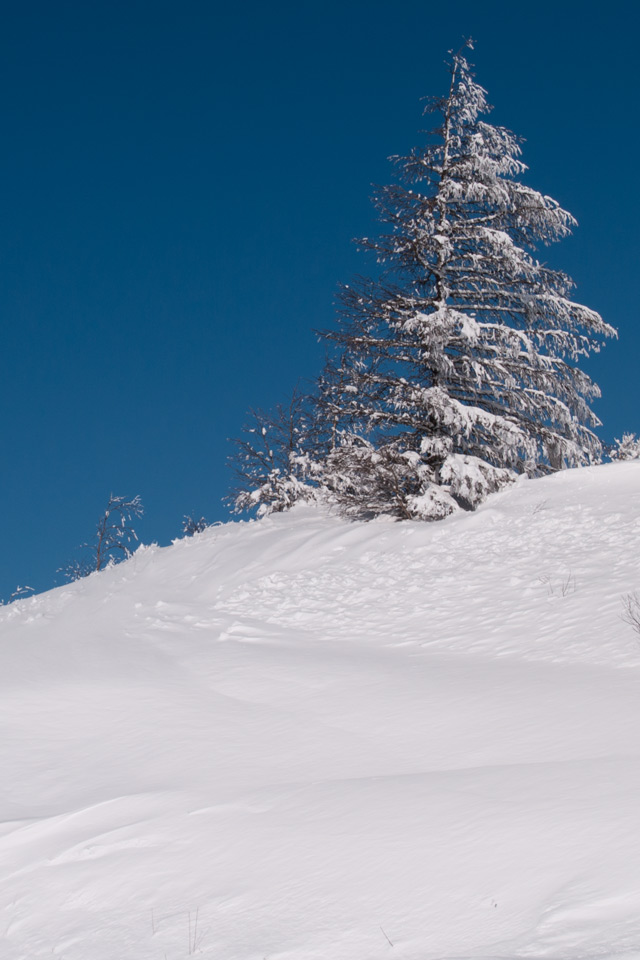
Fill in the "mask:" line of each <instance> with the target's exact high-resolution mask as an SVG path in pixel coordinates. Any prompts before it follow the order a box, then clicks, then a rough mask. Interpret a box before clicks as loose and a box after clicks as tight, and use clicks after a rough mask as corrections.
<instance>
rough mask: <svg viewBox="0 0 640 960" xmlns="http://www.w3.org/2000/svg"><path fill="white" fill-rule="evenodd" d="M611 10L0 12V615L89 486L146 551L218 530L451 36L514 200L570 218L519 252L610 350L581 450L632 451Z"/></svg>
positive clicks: (310, 360) (624, 107) (632, 218)
mask: <svg viewBox="0 0 640 960" xmlns="http://www.w3.org/2000/svg"><path fill="white" fill-rule="evenodd" d="M636 11H637V8H635V9H633V10H632V5H631V4H630V3H628V2H624V3H621V2H609V3H606V4H601V3H599V4H597V5H596V4H593V5H590V4H589V3H586V2H584V0H583V2H576V3H573V2H560V3H558V2H554V3H547V2H542V3H536V4H532V5H525V4H522V5H516V4H514V3H512V2H509V3H506V2H504V3H503V2H494V3H490V2H489V3H488V2H483V3H478V2H473V3H471V2H457V3H455V4H454V3H451V4H448V3H438V4H436V3H430V2H428V0H416V2H414V0H394V2H390V0H388V2H376V0H353V2H350V0H343V2H333V0H325V2H323V3H321V4H320V3H318V4H312V3H300V2H296V3H290V2H277V0H276V2H273V3H270V4H265V3H263V2H255V0H248V2H245V3H244V4H242V5H239V6H238V7H237V10H233V9H231V5H230V4H217V3H214V2H211V0H210V2H206V3H205V2H193V0H181V2H180V3H177V2H163V0H154V2H153V3H152V2H150V0H147V2H141V0H127V2H126V3H124V2H120V0H110V2H109V3H104V2H101V0H94V2H92V3H86V2H79V0H71V2H65V0H62V2H60V3H55V4H54V3H50V2H46V3H45V2H28V0H26V2H25V3H23V4H21V5H17V4H16V5H12V6H10V5H9V4H5V5H4V9H3V15H2V29H1V30H0V104H1V107H0V116H1V122H2V150H1V152H0V165H1V166H0V208H1V228H0V318H1V321H0V322H1V330H2V378H1V380H0V390H1V391H2V411H3V416H2V451H3V469H2V473H1V475H0V483H1V497H0V502H1V503H2V511H1V535H2V565H1V569H0V597H5V598H7V597H8V596H9V594H10V593H11V592H12V590H13V589H14V588H15V587H16V586H17V585H18V584H20V585H23V584H25V583H27V584H30V585H33V586H34V587H36V588H37V589H38V590H42V589H46V588H47V587H49V586H51V585H53V584H54V582H55V580H56V568H57V567H59V566H60V565H61V564H63V563H64V562H65V561H67V560H69V559H70V558H71V557H73V556H74V550H75V547H76V545H77V544H78V543H80V542H81V541H83V540H84V539H86V538H88V537H90V536H91V534H92V532H93V528H94V525H95V522H96V520H97V519H98V517H99V515H100V513H101V511H102V510H103V508H104V504H105V501H106V498H107V497H108V495H109V493H110V492H111V491H113V492H114V493H116V494H126V495H133V494H140V496H141V497H142V499H143V501H144V504H145V507H146V516H145V518H144V521H143V522H142V523H141V524H140V531H141V533H142V538H143V540H144V541H145V542H150V541H154V540H155V541H157V542H159V543H162V544H165V543H168V542H169V541H170V540H171V539H172V538H173V537H175V536H177V535H179V531H180V523H181V519H182V516H183V515H184V514H185V513H193V512H195V513H198V514H205V516H206V517H207V518H209V519H210V520H216V519H223V518H225V517H226V516H227V513H226V510H225V508H224V507H223V506H222V504H221V502H220V501H221V498H222V497H223V496H224V495H225V493H226V492H227V489H228V487H229V484H230V476H229V472H228V469H227V467H226V465H225V461H226V458H227V456H228V454H229V452H230V451H229V445H228V443H227V438H228V437H230V436H234V435H238V434H239V432H240V430H241V426H242V423H243V420H244V419H245V413H246V411H247V409H248V408H250V407H252V406H253V407H255V406H262V407H269V406H271V405H273V404H274V403H276V402H277V401H278V400H286V399H287V397H288V395H289V394H290V391H291V389H292V387H293V385H294V384H295V383H296V381H297V380H298V378H300V377H308V376H313V375H314V374H315V373H316V372H317V371H318V368H319V365H320V362H321V356H322V348H321V347H320V346H319V345H318V344H317V342H316V339H315V337H314V334H313V330H314V329H315V328H318V327H326V326H328V325H330V324H331V322H332V316H333V300H334V295H335V290H336V287H337V284H338V283H339V282H340V281H345V282H348V280H349V279H350V277H352V276H353V274H354V273H357V272H365V273H366V272H367V270H368V269H370V265H369V263H368V262H367V260H366V258H365V257H364V256H363V255H362V254H360V253H358V252H357V250H356V249H355V247H354V245H353V244H352V243H351V238H352V237H354V236H361V235H366V234H367V233H370V232H371V231H372V230H373V229H374V225H373V224H374V219H373V212H372V208H371V206H370V203H369V196H370V194H371V184H372V183H384V182H387V181H388V179H389V176H390V168H389V165H388V163H387V161H386V157H388V156H389V155H390V154H393V153H400V152H402V151H404V150H407V149H409V148H410V147H411V146H413V145H414V144H415V143H416V142H418V141H419V134H418V130H419V129H420V127H421V125H422V120H421V104H420V98H421V97H422V96H424V95H427V94H435V93H440V92H443V91H444V89H445V87H446V82H447V75H446V70H445V67H444V65H443V61H444V59H445V58H446V54H447V50H448V49H449V48H451V47H456V48H457V47H458V46H459V45H460V42H461V38H462V35H463V34H464V35H471V36H473V37H474V39H475V41H476V49H475V52H474V54H473V55H472V56H473V60H474V62H475V64H476V70H477V77H478V79H479V81H480V82H481V83H482V84H483V86H485V87H486V88H487V89H488V90H489V94H490V99H491V101H492V103H494V104H495V107H496V109H495V111H494V114H493V117H492V119H493V120H494V122H497V123H501V124H504V125H506V126H508V127H510V128H511V129H512V130H514V131H515V132H516V133H518V134H521V135H522V136H524V137H525V138H526V139H527V143H526V145H525V154H524V160H525V161H526V162H527V163H528V164H529V166H530V171H529V174H528V176H527V182H528V183H529V184H530V185H531V186H533V187H535V188H537V189H540V190H542V191H544V192H546V193H549V194H551V195H552V196H553V197H555V198H556V199H557V200H559V201H560V203H561V204H562V205H563V206H565V207H567V208H568V209H569V210H570V211H571V212H572V213H573V214H574V215H575V216H577V218H578V220H579V221H580V227H579V229H578V231H577V232H576V234H575V237H573V238H571V239H570V240H567V241H564V242H563V243H562V244H558V245H557V246H556V247H554V248H553V249H552V250H551V251H549V253H548V254H546V256H548V258H549V259H550V261H551V262H552V263H553V264H554V265H555V266H557V267H560V268H562V269H565V270H566V271H567V272H569V273H570V274H571V275H572V276H573V277H574V278H575V280H576V281H577V282H578V290H577V293H576V298H577V299H579V300H580V301H581V302H583V303H586V304H588V305H589V306H591V307H594V308H595V309H597V310H599V311H600V312H601V313H602V314H603V315H604V316H605V318H606V319H607V320H608V321H609V322H610V323H613V324H614V325H615V326H617V327H618V328H619V331H620V340H619V341H618V342H617V343H611V344H609V345H608V346H607V348H606V350H605V352H604V353H602V354H600V355H599V356H597V357H596V358H595V359H594V360H593V361H592V362H590V364H589V370H590V372H591V373H592V375H593V376H594V378H595V379H596V380H597V382H598V383H600V385H601V387H602V390H603V399H602V400H601V401H600V402H599V403H598V404H597V410H598V413H599V415H600V416H601V418H602V419H603V421H604V427H603V430H602V436H603V438H604V439H606V440H609V439H612V438H613V437H614V436H620V435H621V434H622V431H623V430H635V431H640V417H639V416H638V406H639V403H638V401H639V397H640V387H639V385H638V366H639V364H638V357H639V352H640V333H639V332H638V323H637V309H638V308H637V293H636V287H637V276H638V254H639V252H640V251H639V247H640V240H639V233H640V231H639V229H638V223H639V220H640V217H639V213H640V211H639V209H638V208H639V190H638V172H637V167H638V156H639V155H640V151H639V133H638V106H637V96H638V82H637V70H636V66H635V64H636V60H637V40H636V33H637V27H638V19H639V15H638V13H637V12H636ZM58 580H60V578H59V577H58Z"/></svg>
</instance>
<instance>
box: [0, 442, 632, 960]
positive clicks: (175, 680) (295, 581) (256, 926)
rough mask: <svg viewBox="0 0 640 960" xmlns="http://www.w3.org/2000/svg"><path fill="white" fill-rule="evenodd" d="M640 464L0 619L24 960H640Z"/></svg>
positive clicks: (183, 552)
mask: <svg viewBox="0 0 640 960" xmlns="http://www.w3.org/2000/svg"><path fill="white" fill-rule="evenodd" d="M639 544H640V461H636V462H631V463H620V464H611V465H607V466H604V467H594V468H589V469H582V470H577V471H570V472H566V473H562V474H556V475H555V476H552V477H550V478H547V479H545V480H536V481H526V480H524V481H521V482H520V483H519V484H517V485H516V486H515V487H514V488H512V489H511V490H509V491H507V492H504V493H502V494H500V495H497V496H495V497H493V498H492V499H491V500H490V501H489V502H488V503H487V504H486V505H485V506H484V507H482V508H481V509H480V510H479V511H478V512H477V513H475V514H472V515H460V514H458V515H455V516H453V517H450V518H449V519H447V520H445V521H442V522H440V523H436V524H422V525H420V524H417V523H408V522H407V523H401V524H396V523H390V522H388V521H380V522H376V523H371V524H368V525H364V524H355V523H346V522H344V521H341V520H340V519H338V518H336V517H332V516H328V515H326V514H323V513H320V512H317V511H314V510H313V509H311V508H299V509H296V510H294V511H292V512H291V513H289V514H285V515H281V516H275V517H272V518H268V519H266V520H263V521H260V522H259V523H238V524H228V525H226V526H221V527H215V528H211V529H209V530H208V531H206V532H205V533H203V534H201V535H198V536H196V537H194V538H193V539H188V540H182V541H179V542H177V543H175V544H174V545H173V546H172V547H168V548H165V549H159V548H157V547H149V548H141V549H140V550H139V551H138V552H137V553H136V554H135V556H134V557H133V558H132V559H131V560H130V561H128V562H127V563H125V564H122V565H120V566H117V567H114V568H111V569H109V570H107V571H105V572H104V573H101V574H97V575H94V576H92V577H90V578H89V579H87V580H84V581H80V582H78V583H75V584H73V585H71V586H68V587H64V588H60V589H57V590H53V591H51V592H50V593H47V594H43V595H42V596H39V597H35V598H32V599H28V600H22V601H18V602H16V603H14V604H12V605H11V606H9V607H5V608H2V609H1V610H0V657H1V659H0V666H1V669H0V724H1V746H0V750H1V757H0V760H1V764H0V771H1V781H0V821H2V822H1V823H0V957H2V958H3V960H19V958H20V960H22V958H25V960H36V958H41V957H42V958H44V957H47V958H51V957H57V958H64V960H164V958H166V960H177V958H183V957H186V956H190V955H197V956H202V957H205V958H219V960H263V958H266V960H321V958H322V960H360V958H362V960H394V958H396V960H436V958H444V957H447V958H451V957H467V958H494V957H500V958H516V957H527V958H542V957H545V958H546V957H549V958H554V960H573V958H575V960H578V958H580V960H582V958H591V957H593V958H600V960H605V958H606V960H609V958H614V957H615V958H620V960H622V958H625V960H632V958H634V960H637V958H640V764H639V756H640V669H639V667H640V637H638V635H637V634H636V633H635V632H634V631H633V630H632V628H631V627H630V626H628V625H627V624H625V623H624V622H622V620H621V619H620V614H621V613H622V605H621V600H620V598H621V596H622V595H624V594H627V593H629V592H630V591H633V590H636V589H640V551H639V549H638V547H639Z"/></svg>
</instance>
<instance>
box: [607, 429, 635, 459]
mask: <svg viewBox="0 0 640 960" xmlns="http://www.w3.org/2000/svg"><path fill="white" fill-rule="evenodd" d="M609 456H610V458H611V459H612V460H640V438H638V437H636V435H635V433H623V435H622V440H618V439H616V441H615V443H614V445H613V446H612V447H611V449H610V450H609Z"/></svg>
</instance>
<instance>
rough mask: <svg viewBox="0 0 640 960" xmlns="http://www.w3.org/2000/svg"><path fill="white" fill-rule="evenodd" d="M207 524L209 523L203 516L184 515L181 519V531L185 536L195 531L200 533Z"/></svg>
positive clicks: (191, 534)
mask: <svg viewBox="0 0 640 960" xmlns="http://www.w3.org/2000/svg"><path fill="white" fill-rule="evenodd" d="M208 526H209V523H208V521H207V520H206V519H205V517H198V518H196V517H189V516H186V517H185V518H184V520H183V521H182V532H183V533H184V535H185V537H192V536H193V535H194V534H195V533H202V531H203V530H206V529H207V527H208Z"/></svg>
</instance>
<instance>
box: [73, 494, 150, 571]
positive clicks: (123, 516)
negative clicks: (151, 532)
mask: <svg viewBox="0 0 640 960" xmlns="http://www.w3.org/2000/svg"><path fill="white" fill-rule="evenodd" d="M143 513H144V508H143V506H142V501H141V499H140V497H138V496H136V497H133V499H131V500H128V499H127V498H126V497H115V496H114V495H113V494H111V496H110V497H109V500H108V502H107V508H106V510H105V512H104V514H103V515H102V517H101V518H100V520H99V521H98V524H97V527H96V535H95V538H94V539H93V540H92V541H90V542H87V543H83V544H82V549H83V550H86V551H88V555H87V556H85V557H82V558H81V559H79V560H72V561H71V563H68V564H67V565H66V566H65V567H63V568H62V570H61V572H62V573H64V575H65V577H66V578H67V580H80V579H82V577H88V576H89V574H90V573H94V571H96V570H102V569H103V568H104V567H106V566H107V565H108V564H113V563H118V562H119V561H120V560H126V558H127V557H130V556H131V553H132V550H131V547H132V546H133V544H134V543H137V541H138V535H137V533H136V531H135V530H134V528H133V526H132V521H133V520H136V519H138V518H140V517H141V516H142V514H143Z"/></svg>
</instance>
